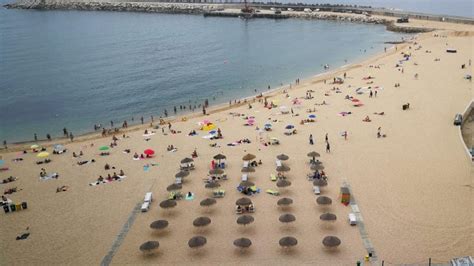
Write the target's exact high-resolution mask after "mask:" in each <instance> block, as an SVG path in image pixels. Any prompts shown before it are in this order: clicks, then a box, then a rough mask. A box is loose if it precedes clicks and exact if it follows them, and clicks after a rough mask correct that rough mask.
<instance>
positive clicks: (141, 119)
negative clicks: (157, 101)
mask: <svg viewBox="0 0 474 266" xmlns="http://www.w3.org/2000/svg"><path fill="white" fill-rule="evenodd" d="M140 121H142V125H143V116H142V117H141V118H140Z"/></svg>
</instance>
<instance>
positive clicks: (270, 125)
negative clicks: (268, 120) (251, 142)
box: [264, 124, 272, 128]
mask: <svg viewBox="0 0 474 266" xmlns="http://www.w3.org/2000/svg"><path fill="white" fill-rule="evenodd" d="M264 127H265V128H271V127H272V124H265V125H264Z"/></svg>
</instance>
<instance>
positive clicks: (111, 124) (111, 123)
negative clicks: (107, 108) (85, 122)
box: [110, 120, 114, 128]
mask: <svg viewBox="0 0 474 266" xmlns="http://www.w3.org/2000/svg"><path fill="white" fill-rule="evenodd" d="M113 127H114V121H112V120H110V128H113Z"/></svg>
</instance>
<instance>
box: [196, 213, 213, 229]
mask: <svg viewBox="0 0 474 266" xmlns="http://www.w3.org/2000/svg"><path fill="white" fill-rule="evenodd" d="M210 223H211V218H209V217H205V216H203V217H198V218H196V219H194V221H193V225H194V226H196V227H202V226H207V225H209V224H210Z"/></svg>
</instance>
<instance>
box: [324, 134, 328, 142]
mask: <svg viewBox="0 0 474 266" xmlns="http://www.w3.org/2000/svg"><path fill="white" fill-rule="evenodd" d="M324 140H325V141H326V142H328V141H329V138H328V133H326V136H325V137H324Z"/></svg>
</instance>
